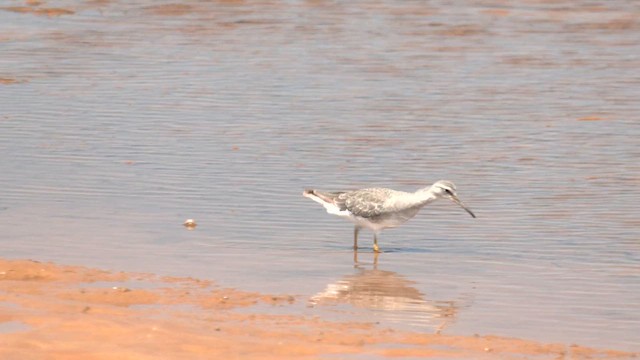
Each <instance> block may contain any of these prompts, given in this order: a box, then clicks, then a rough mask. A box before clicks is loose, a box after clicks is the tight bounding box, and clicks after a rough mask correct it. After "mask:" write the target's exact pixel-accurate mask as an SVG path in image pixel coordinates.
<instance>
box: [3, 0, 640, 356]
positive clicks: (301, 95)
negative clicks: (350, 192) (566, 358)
mask: <svg viewBox="0 0 640 360" xmlns="http://www.w3.org/2000/svg"><path fill="white" fill-rule="evenodd" d="M10 3H11V4H9V5H7V6H8V7H6V8H4V9H3V10H1V11H0V30H1V31H0V171H1V174H2V175H1V176H0V188H1V189H2V196H1V197H0V216H1V218H2V221H0V234H2V236H1V237H0V242H1V244H2V248H3V253H2V256H4V257H11V258H32V259H38V260H53V261H58V262H62V263H70V264H83V265H89V266H97V267H102V268H109V269H115V270H131V271H149V272H156V273H160V274H167V275H188V276H194V277H201V278H210V279H214V280H216V281H217V282H219V283H220V284H223V285H225V286H234V287H240V288H242V289H246V290H260V291H265V292H272V293H273V292H282V293H291V294H297V295H299V298H300V299H301V300H300V301H299V302H298V305H297V306H298V307H299V308H300V309H302V310H303V311H304V312H306V313H308V314H310V315H315V314H323V315H324V316H328V317H335V318H336V319H344V318H352V319H356V320H363V321H378V322H381V324H382V325H384V326H392V327H400V328H410V329H414V330H419V331H425V332H437V331H441V332H443V333H449V334H474V333H481V334H496V335H506V336H514V337H525V338H529V339H536V340H540V341H549V342H565V343H580V344H586V345H589V346H594V347H612V348H616V349H621V350H635V351H638V350H640V348H639V347H638V346H639V345H638V344H640V335H639V334H640V332H639V331H638V329H640V255H639V254H640V240H639V236H638V235H639V233H638V228H639V226H640V221H639V220H638V215H637V214H638V210H640V208H639V205H638V199H639V198H640V187H639V186H638V185H640V165H639V164H640V163H639V162H638V159H639V158H640V147H639V146H638V144H639V142H638V140H637V139H638V138H639V136H640V119H639V116H638V114H639V113H640V105H638V101H637V98H638V93H639V92H638V91H639V89H638V84H640V73H639V72H638V71H637V69H638V68H640V35H639V34H640V20H639V19H640V7H638V5H637V4H635V3H634V2H628V1H600V2H598V1H593V2H588V3H576V2H568V1H566V2H547V1H519V2H516V4H512V5H506V3H504V2H501V1H469V2H467V3H465V4H464V5H462V4H458V3H455V2H454V3H451V2H445V1H437V2H429V3H428V4H423V3H422V2H393V1H362V2H358V3H334V2H328V1H289V2H282V3H276V2H268V1H267V2H255V3H244V2H233V1H219V2H194V3H191V2H190V3H189V5H185V4H186V3H185V4H174V5H163V6H162V5H152V4H155V3H152V2H150V1H136V2H124V1H123V2H118V1H90V2H73V1H57V2H54V1H52V2H47V4H46V5H40V6H31V7H27V9H31V10H30V11H28V12H25V10H24V9H23V10H19V9H16V8H10V6H24V4H23V3H21V2H19V1H11V2H10ZM45 6H48V7H50V8H58V9H67V10H70V11H73V12H74V13H72V14H64V13H61V14H55V12H54V13H49V14H50V15H52V14H53V16H47V13H45V12H42V11H40V12H37V11H36V10H38V9H39V10H42V9H43V8H44V7H45ZM439 179H450V180H453V181H455V183H456V184H457V186H458V193H459V195H460V197H461V198H462V199H463V201H465V202H466V203H467V204H468V205H469V206H470V207H471V209H473V210H474V212H475V213H476V214H477V215H478V218H477V219H472V218H470V217H469V216H468V215H467V214H466V213H465V212H464V211H462V210H461V209H460V208H457V207H456V206H455V205H453V204H450V203H445V202H437V203H434V204H431V205H429V206H428V207H427V208H425V209H423V211H422V212H421V213H420V214H419V215H418V216H417V217H416V218H414V219H413V220H411V221H410V222H409V223H407V224H406V225H404V226H403V227H401V228H399V229H394V230H389V231H386V232H384V233H383V235H382V236H381V238H380V245H381V247H382V248H383V250H385V252H384V253H383V254H381V255H379V256H378V257H377V259H376V257H375V256H374V254H373V253H372V252H371V250H370V243H369V241H370V239H369V236H370V234H368V233H366V232H365V233H363V234H362V237H361V241H360V243H361V245H362V246H363V249H362V250H361V251H360V252H359V253H358V258H357V259H354V254H353V252H352V251H351V249H350V246H351V244H352V239H351V237H352V230H353V229H352V226H351V225H350V224H348V223H346V222H344V221H343V220H342V219H337V218H334V217H332V216H330V215H327V214H326V213H325V212H324V210H323V209H322V208H321V207H320V206H318V205H317V204H315V203H313V202H311V201H309V200H308V199H305V198H303V197H302V196H301V193H302V190H303V189H304V188H307V187H312V188H321V189H326V190H340V189H355V188H359V187H363V186H372V185H375V186H388V187H393V188H397V189H403V190H407V191H409V190H414V189H417V188H419V187H423V186H427V185H429V184H431V183H432V182H434V181H436V180H439ZM186 218H194V219H195V220H196V221H197V222H198V227H197V228H196V230H194V231H187V230H185V229H184V228H183V227H182V225H181V224H182V222H183V221H184V220H185V219H186Z"/></svg>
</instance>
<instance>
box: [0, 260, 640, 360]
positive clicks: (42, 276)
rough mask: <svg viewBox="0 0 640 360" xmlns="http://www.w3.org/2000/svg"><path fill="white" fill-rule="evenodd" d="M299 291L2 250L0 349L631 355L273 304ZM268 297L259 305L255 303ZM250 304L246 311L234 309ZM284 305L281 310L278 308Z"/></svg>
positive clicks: (173, 354)
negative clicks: (11, 255) (399, 326)
mask: <svg viewBox="0 0 640 360" xmlns="http://www.w3.org/2000/svg"><path fill="white" fill-rule="evenodd" d="M296 301H302V299H299V298H296V297H295V296H293V295H272V294H261V293H255V292H246V291H242V290H238V289H229V288H222V287H219V286H217V285H215V283H214V282H212V281H208V280H198V279H194V278H171V277H158V276H156V275H153V274H138V273H124V272H108V271H102V270H97V269H91V268H86V267H79V266H65V265H56V264H52V263H42V262H37V261H31V260H0V358H2V359H25V358H29V359H61V358H64V359H209V358H241V359H242V358H261V359H282V358H318V357H321V356H325V355H338V356H339V355H347V354H358V355H366V356H368V357H374V358H375V357H378V358H387V357H389V358H396V357H409V356H411V357H438V358H442V357H456V358H519V359H522V358H529V357H531V358H536V359H546V358H549V359H551V358H553V359H555V358H572V359H575V358H577V359H581V358H585V359H587V358H593V357H597V358H600V359H607V358H612V359H613V358H615V359H625V358H635V357H637V356H638V354H634V353H627V352H621V351H615V350H598V349H592V348H589V347H584V346H578V345H564V344H542V343H538V342H534V341H529V340H521V339H513V338H504V337H497V336H452V335H435V334H424V333H418V332H409V331H396V330H393V329H385V328H382V327H379V326H376V325H375V324H372V323H362V322H347V321H344V322H336V321H328V320H325V319H322V318H319V317H309V316H303V315H300V314H296V313H295V311H294V310H293V309H292V311H291V313H290V314H288V315H281V314H278V315H276V314H271V313H270V312H269V306H273V307H291V308H293V306H292V305H291V304H293V303H294V302H296ZM256 304H263V305H265V304H266V305H267V306H261V307H260V310H255V311H251V306H252V305H256ZM240 308H244V310H243V311H241V312H240V311H237V310H238V309H240ZM279 313H281V311H279Z"/></svg>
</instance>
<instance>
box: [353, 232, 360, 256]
mask: <svg viewBox="0 0 640 360" xmlns="http://www.w3.org/2000/svg"><path fill="white" fill-rule="evenodd" d="M359 231H360V228H359V227H357V226H356V227H354V228H353V250H354V251H358V232H359Z"/></svg>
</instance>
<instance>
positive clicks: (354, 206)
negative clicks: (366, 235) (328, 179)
mask: <svg viewBox="0 0 640 360" xmlns="http://www.w3.org/2000/svg"><path fill="white" fill-rule="evenodd" d="M389 196H390V190H389V189H382V188H374V189H363V190H356V191H351V192H346V193H342V194H340V195H338V197H337V198H336V200H335V201H336V205H338V206H340V210H349V212H350V213H352V214H353V215H355V216H360V217H363V218H372V217H376V216H380V215H381V214H383V213H384V212H385V208H384V203H385V201H387V199H388V198H389Z"/></svg>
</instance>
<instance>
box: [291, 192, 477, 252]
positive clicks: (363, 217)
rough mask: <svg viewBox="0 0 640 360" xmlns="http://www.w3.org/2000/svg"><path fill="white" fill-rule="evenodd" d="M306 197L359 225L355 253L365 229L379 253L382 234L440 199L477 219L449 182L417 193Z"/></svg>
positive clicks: (327, 193) (308, 194)
mask: <svg viewBox="0 0 640 360" xmlns="http://www.w3.org/2000/svg"><path fill="white" fill-rule="evenodd" d="M302 195H303V196H305V197H308V198H310V199H311V200H313V201H315V202H317V203H320V204H322V206H324V208H325V209H326V210H327V212H328V213H329V214H333V215H338V216H340V217H344V218H346V219H349V220H351V221H352V222H353V223H355V224H356V225H355V228H354V230H353V249H354V250H357V249H358V232H359V231H360V229H362V228H363V227H365V228H367V229H370V230H372V231H373V250H374V251H375V252H379V251H380V248H378V233H379V232H380V231H382V230H384V229H387V228H393V227H396V226H400V225H402V224H404V223H405V222H407V221H408V220H409V219H411V218H412V217H414V216H416V214H418V212H419V211H420V209H422V208H423V207H424V206H425V205H427V204H429V203H431V202H434V201H436V200H438V199H449V200H451V201H453V202H454V203H456V204H458V205H459V206H460V207H462V208H463V209H465V210H466V211H467V212H468V213H469V215H471V216H472V217H476V215H475V214H474V213H473V212H472V211H471V210H469V208H467V207H466V206H465V205H464V204H463V203H462V201H460V199H459V198H458V195H456V186H455V185H454V184H453V183H452V182H451V181H447V180H440V181H438V182H436V183H435V184H433V185H431V186H429V187H426V188H423V189H420V190H418V191H416V192H413V193H408V192H404V191H396V190H391V189H385V188H369V189H362V190H356V191H347V192H321V191H317V190H305V191H304V192H303V193H302Z"/></svg>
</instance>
